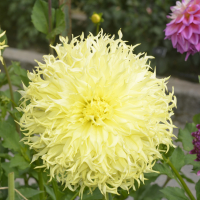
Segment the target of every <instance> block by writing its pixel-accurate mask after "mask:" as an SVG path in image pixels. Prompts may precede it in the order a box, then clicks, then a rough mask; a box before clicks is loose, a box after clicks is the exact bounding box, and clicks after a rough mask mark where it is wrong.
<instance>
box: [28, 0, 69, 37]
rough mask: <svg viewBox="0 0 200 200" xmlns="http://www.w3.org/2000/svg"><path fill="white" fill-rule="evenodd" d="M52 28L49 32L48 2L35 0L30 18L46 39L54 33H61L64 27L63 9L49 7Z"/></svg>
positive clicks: (53, 35) (54, 34)
mask: <svg viewBox="0 0 200 200" xmlns="http://www.w3.org/2000/svg"><path fill="white" fill-rule="evenodd" d="M51 13H52V21H51V22H52V24H51V27H53V29H52V30H51V32H49V16H48V3H46V2H45V1H43V0H37V1H36V2H35V4H34V7H33V11H32V15H31V19H32V22H33V24H34V26H35V28H36V29H37V30H38V31H40V32H42V33H44V34H45V35H46V36H47V38H48V39H51V38H54V37H55V36H56V35H58V34H60V33H62V32H63V31H64V29H65V15H64V13H63V11H62V10H61V9H60V8H58V9H56V10H55V9H54V8H52V9H51Z"/></svg>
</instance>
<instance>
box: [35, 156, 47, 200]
mask: <svg viewBox="0 0 200 200" xmlns="http://www.w3.org/2000/svg"><path fill="white" fill-rule="evenodd" d="M36 164H37V165H38V166H40V162H39V160H37V161H36ZM37 171H38V182H39V188H40V191H43V192H42V193H40V200H45V191H44V182H43V177H42V170H41V169H37Z"/></svg>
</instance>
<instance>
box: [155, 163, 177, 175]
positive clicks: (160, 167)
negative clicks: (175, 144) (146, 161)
mask: <svg viewBox="0 0 200 200" xmlns="http://www.w3.org/2000/svg"><path fill="white" fill-rule="evenodd" d="M153 170H155V171H158V172H160V174H165V175H167V176H169V177H170V178H172V179H173V178H174V175H173V173H172V171H171V169H170V168H169V166H168V165H167V164H166V163H162V164H161V163H156V164H155V165H154V167H153Z"/></svg>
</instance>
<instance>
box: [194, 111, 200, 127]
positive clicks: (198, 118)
mask: <svg viewBox="0 0 200 200" xmlns="http://www.w3.org/2000/svg"><path fill="white" fill-rule="evenodd" d="M193 122H194V123H195V124H196V125H197V124H200V113H199V114H197V115H195V116H194V117H193Z"/></svg>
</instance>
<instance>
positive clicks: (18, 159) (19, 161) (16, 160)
mask: <svg viewBox="0 0 200 200" xmlns="http://www.w3.org/2000/svg"><path fill="white" fill-rule="evenodd" d="M10 167H18V168H19V169H26V168H28V167H30V164H29V163H28V162H27V161H26V160H25V159H24V158H23V156H21V155H20V154H15V156H14V157H12V158H11V160H10Z"/></svg>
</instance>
